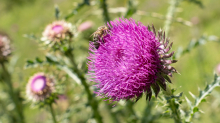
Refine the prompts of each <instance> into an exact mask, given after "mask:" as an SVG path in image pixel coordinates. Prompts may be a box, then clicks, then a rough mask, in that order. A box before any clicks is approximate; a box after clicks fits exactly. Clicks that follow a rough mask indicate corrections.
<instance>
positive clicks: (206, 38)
mask: <svg viewBox="0 0 220 123" xmlns="http://www.w3.org/2000/svg"><path fill="white" fill-rule="evenodd" d="M209 41H217V42H219V41H220V40H219V38H218V37H217V36H214V35H210V36H206V35H203V36H201V37H200V38H199V39H197V40H195V39H193V40H191V41H190V42H189V44H188V46H187V47H186V48H185V49H183V48H182V47H179V48H178V50H177V52H176V53H175V56H173V59H178V58H179V57H180V56H183V55H184V54H186V53H189V52H190V51H191V50H192V49H194V48H196V47H198V46H201V45H204V44H206V43H207V42H209Z"/></svg>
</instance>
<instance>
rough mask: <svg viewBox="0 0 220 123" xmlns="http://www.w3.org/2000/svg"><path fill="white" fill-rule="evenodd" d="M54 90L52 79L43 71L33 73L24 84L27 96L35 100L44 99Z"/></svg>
mask: <svg viewBox="0 0 220 123" xmlns="http://www.w3.org/2000/svg"><path fill="white" fill-rule="evenodd" d="M54 92H55V83H54V79H53V78H51V77H49V76H48V75H45V74H44V73H37V74H35V75H33V76H32V77H31V78H30V79H29V81H28V84H27V86H26V94H27V97H28V98H29V99H30V100H32V101H34V102H36V101H44V100H45V99H46V98H48V97H50V96H51V94H52V93H54Z"/></svg>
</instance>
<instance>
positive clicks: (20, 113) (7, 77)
mask: <svg viewBox="0 0 220 123" xmlns="http://www.w3.org/2000/svg"><path fill="white" fill-rule="evenodd" d="M1 67H2V70H3V73H2V76H3V80H4V81H5V83H6V84H7V85H8V89H9V95H10V96H11V99H12V101H13V103H14V105H15V110H16V112H17V114H18V119H19V122H20V123H25V121H24V116H23V111H22V105H21V104H19V99H18V97H16V94H15V92H14V89H13V85H12V82H11V75H10V74H9V72H8V70H7V69H6V67H5V64H4V63H2V62H1Z"/></svg>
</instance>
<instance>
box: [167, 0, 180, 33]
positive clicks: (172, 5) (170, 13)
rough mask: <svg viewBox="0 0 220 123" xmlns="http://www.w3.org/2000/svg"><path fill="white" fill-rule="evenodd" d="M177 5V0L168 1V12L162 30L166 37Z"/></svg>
mask: <svg viewBox="0 0 220 123" xmlns="http://www.w3.org/2000/svg"><path fill="white" fill-rule="evenodd" d="M178 5H179V0H170V7H169V8H168V12H167V15H166V21H165V23H164V27H163V28H164V30H165V32H166V35H168V33H169V30H170V25H171V23H172V20H173V17H174V14H175V12H176V8H177V7H178Z"/></svg>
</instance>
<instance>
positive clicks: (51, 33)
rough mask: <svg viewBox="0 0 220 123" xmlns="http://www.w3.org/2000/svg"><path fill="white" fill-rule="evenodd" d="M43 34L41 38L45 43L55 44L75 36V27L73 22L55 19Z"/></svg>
mask: <svg viewBox="0 0 220 123" xmlns="http://www.w3.org/2000/svg"><path fill="white" fill-rule="evenodd" d="M42 35H43V37H42V38H41V40H42V41H44V42H45V44H52V46H53V45H54V44H57V43H60V42H63V41H65V40H69V39H71V38H72V36H73V27H72V25H71V23H67V22H65V21H54V22H53V23H52V24H49V25H48V26H47V27H46V28H45V30H44V32H43V33H42Z"/></svg>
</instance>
